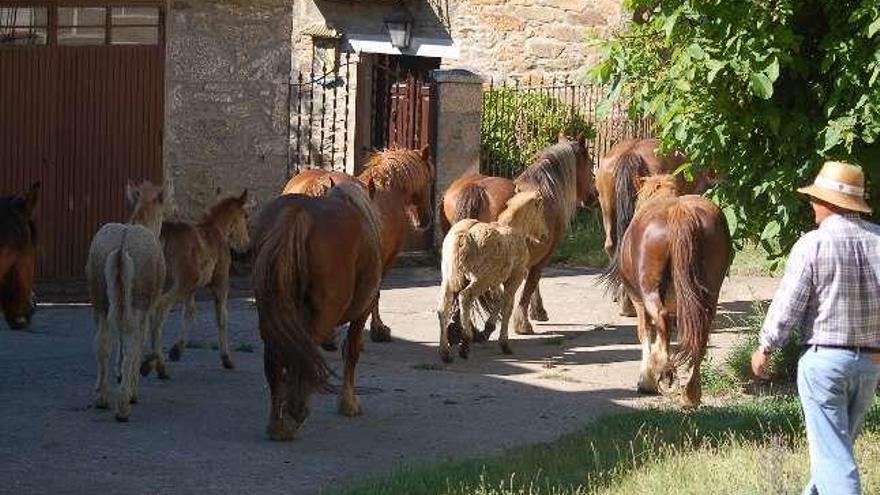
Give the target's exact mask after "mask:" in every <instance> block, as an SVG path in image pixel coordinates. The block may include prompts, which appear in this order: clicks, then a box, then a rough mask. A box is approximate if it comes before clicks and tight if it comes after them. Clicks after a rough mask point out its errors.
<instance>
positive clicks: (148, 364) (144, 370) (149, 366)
mask: <svg viewBox="0 0 880 495" xmlns="http://www.w3.org/2000/svg"><path fill="white" fill-rule="evenodd" d="M154 359H156V357H155V356H152V355H150V356H147V357H146V358H144V360H143V361H141V376H147V375H149V374H150V372H151V371H153V360H154Z"/></svg>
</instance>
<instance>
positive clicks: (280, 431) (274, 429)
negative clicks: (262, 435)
mask: <svg viewBox="0 0 880 495" xmlns="http://www.w3.org/2000/svg"><path fill="white" fill-rule="evenodd" d="M266 430H267V431H266V433H267V434H268V435H269V439H270V440H272V441H275V442H289V441H291V440H293V430H292V429H290V428H289V427H288V426H287V425H284V424H279V425H269V427H268V428H266Z"/></svg>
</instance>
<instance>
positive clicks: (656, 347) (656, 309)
mask: <svg viewBox="0 0 880 495" xmlns="http://www.w3.org/2000/svg"><path fill="white" fill-rule="evenodd" d="M645 311H646V313H647V318H648V319H649V320H650V321H649V322H650V323H651V324H652V326H653V327H654V328H655V330H656V332H655V333H654V337H655V338H656V340H655V341H653V342H652V340H653V339H648V340H647V341H646V342H643V343H642V344H643V346H644V345H645V344H647V345H648V346H649V348H648V349H649V356H650V357H649V358H648V373H649V374H650V375H651V378H652V382H653V383H654V384H655V385H656V387H657V390H659V391H660V392H662V393H668V392H669V391H670V388H671V385H672V378H673V375H674V373H673V372H672V371H673V370H671V369H669V328H670V325H669V312H668V311H667V310H666V307H665V306H664V304H663V300H662V298H661V297H660V294H659V293H657V292H651V293H648V294H646V295H645Z"/></svg>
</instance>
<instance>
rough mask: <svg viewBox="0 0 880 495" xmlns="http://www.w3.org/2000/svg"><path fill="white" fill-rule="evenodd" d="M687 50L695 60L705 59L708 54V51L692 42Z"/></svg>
mask: <svg viewBox="0 0 880 495" xmlns="http://www.w3.org/2000/svg"><path fill="white" fill-rule="evenodd" d="M687 52H688V55H690V56H691V58H692V59H694V60H703V58H704V57H705V56H706V52H704V51H703V49H702V48H700V45H698V44H696V43H692V44H691V45H690V46H688V48H687Z"/></svg>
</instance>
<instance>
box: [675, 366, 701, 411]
mask: <svg viewBox="0 0 880 495" xmlns="http://www.w3.org/2000/svg"><path fill="white" fill-rule="evenodd" d="M702 362H703V357H702V356H700V357H697V358H695V359H694V360H693V363H691V364H690V369H689V370H688V373H687V381H686V382H685V386H684V393H683V394H681V401H680V403H681V406H682V407H683V408H687V409H689V408H693V407H697V406H699V405H700V401H701V400H702V396H703V389H702V383H701V376H700V365H701V364H702Z"/></svg>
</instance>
